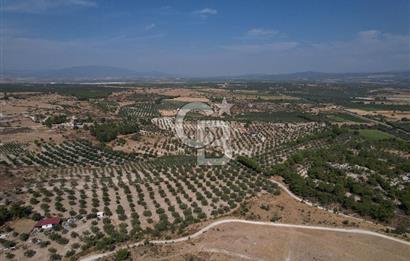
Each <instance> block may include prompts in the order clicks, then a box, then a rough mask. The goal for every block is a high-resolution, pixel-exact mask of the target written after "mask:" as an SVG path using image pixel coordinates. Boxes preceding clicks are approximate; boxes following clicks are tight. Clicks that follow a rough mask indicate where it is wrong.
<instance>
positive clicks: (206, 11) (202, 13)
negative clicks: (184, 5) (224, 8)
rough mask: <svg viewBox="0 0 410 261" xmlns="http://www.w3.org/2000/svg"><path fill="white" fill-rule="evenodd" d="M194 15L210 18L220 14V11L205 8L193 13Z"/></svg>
mask: <svg viewBox="0 0 410 261" xmlns="http://www.w3.org/2000/svg"><path fill="white" fill-rule="evenodd" d="M193 14H195V15H198V16H200V17H202V18H207V17H208V16H211V15H216V14H218V10H216V9H213V8H203V9H201V10H196V11H193Z"/></svg>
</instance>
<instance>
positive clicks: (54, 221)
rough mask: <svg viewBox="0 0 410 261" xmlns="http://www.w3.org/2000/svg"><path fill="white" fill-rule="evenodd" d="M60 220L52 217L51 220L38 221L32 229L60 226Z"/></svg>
mask: <svg viewBox="0 0 410 261" xmlns="http://www.w3.org/2000/svg"><path fill="white" fill-rule="evenodd" d="M60 222H61V219H60V218H59V217H52V218H46V219H43V220H40V221H38V222H37V223H36V224H35V225H34V227H42V226H46V225H50V224H51V225H57V224H60Z"/></svg>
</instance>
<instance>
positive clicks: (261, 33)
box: [246, 28, 279, 37]
mask: <svg viewBox="0 0 410 261" xmlns="http://www.w3.org/2000/svg"><path fill="white" fill-rule="evenodd" d="M278 33H279V31H278V30H272V29H265V28H253V29H251V30H249V31H248V32H246V35H247V36H251V37H270V36H274V35H277V34H278Z"/></svg>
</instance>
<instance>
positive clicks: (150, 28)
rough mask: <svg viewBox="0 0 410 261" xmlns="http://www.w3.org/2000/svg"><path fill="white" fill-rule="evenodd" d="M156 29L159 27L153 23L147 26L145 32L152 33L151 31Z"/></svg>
mask: <svg viewBox="0 0 410 261" xmlns="http://www.w3.org/2000/svg"><path fill="white" fill-rule="evenodd" d="M155 27H157V25H156V24H154V23H152V24H149V25H147V26H145V27H144V29H145V31H150V30H152V29H154V28H155Z"/></svg>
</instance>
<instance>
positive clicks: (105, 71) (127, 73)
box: [5, 65, 410, 82]
mask: <svg viewBox="0 0 410 261" xmlns="http://www.w3.org/2000/svg"><path fill="white" fill-rule="evenodd" d="M5 78H6V79H9V80H22V81H132V80H175V79H186V80H215V81H229V80H260V81H328V82H338V81H352V82H366V81H368V82H397V81H398V82H410V71H391V72H374V73H324V72H313V71H307V72H297V73H287V74H248V75H238V76H218V77H181V76H178V75H172V74H167V73H162V72H156V71H151V72H136V71H133V70H130V69H124V68H119V67H113V66H96V65H90V66H76V67H68V68H63V69H55V70H41V71H8V72H5Z"/></svg>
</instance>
